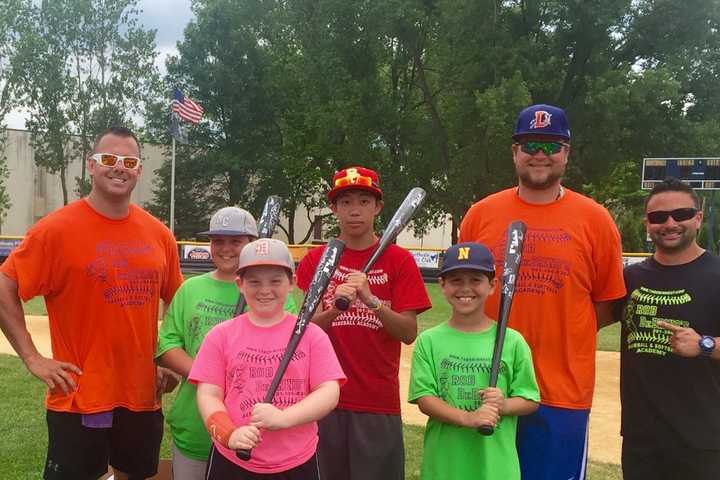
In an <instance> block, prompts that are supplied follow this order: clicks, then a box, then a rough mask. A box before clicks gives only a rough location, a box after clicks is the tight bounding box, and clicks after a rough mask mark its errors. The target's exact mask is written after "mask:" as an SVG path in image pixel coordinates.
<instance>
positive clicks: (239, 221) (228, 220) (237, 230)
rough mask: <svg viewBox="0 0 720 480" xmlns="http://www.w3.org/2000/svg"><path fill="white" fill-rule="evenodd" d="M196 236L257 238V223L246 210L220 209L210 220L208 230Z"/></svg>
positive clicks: (234, 208) (235, 208) (236, 208)
mask: <svg viewBox="0 0 720 480" xmlns="http://www.w3.org/2000/svg"><path fill="white" fill-rule="evenodd" d="M198 235H249V236H251V237H255V238H257V236H258V230H257V222H255V219H254V218H253V216H252V215H251V214H250V212H248V211H247V210H243V209H242V208H238V207H225V208H221V209H220V210H218V211H217V212H215V214H214V215H213V216H212V218H211V219H210V229H209V230H206V231H204V232H200V233H198Z"/></svg>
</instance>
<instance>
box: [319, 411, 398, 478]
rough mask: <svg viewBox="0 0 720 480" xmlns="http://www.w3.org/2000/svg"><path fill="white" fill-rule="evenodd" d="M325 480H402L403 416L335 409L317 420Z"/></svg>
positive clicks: (321, 472) (320, 456) (322, 475)
mask: <svg viewBox="0 0 720 480" xmlns="http://www.w3.org/2000/svg"><path fill="white" fill-rule="evenodd" d="M318 434H319V435H320V442H319V443H318V459H319V461H320V477H321V478H322V480H340V479H342V480H403V479H404V478H405V449H404V446H403V431H402V419H401V418H400V415H385V414H379V413H361V412H351V411H349V410H342V409H335V410H333V411H332V412H330V414H329V415H327V416H326V417H325V418H323V419H321V420H320V421H318Z"/></svg>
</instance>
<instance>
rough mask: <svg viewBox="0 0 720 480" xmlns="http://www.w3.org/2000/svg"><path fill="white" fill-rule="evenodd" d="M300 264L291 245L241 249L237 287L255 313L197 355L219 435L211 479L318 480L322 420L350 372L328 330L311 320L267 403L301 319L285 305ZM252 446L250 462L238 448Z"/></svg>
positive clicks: (217, 332) (204, 405)
mask: <svg viewBox="0 0 720 480" xmlns="http://www.w3.org/2000/svg"><path fill="white" fill-rule="evenodd" d="M293 273H294V263H293V260H292V257H291V256H290V252H289V251H288V249H287V247H286V246H285V244H284V243H282V242H281V241H279V240H275V239H260V240H256V241H254V242H251V243H249V244H248V245H246V246H245V248H244V249H243V250H242V252H241V253H240V265H239V270H238V280H237V284H238V287H239V289H240V291H241V292H242V293H243V295H244V296H245V299H246V301H247V305H248V312H247V313H246V314H243V315H240V316H239V317H236V318H234V319H233V320H230V321H227V322H223V323H221V324H219V325H217V326H216V327H214V328H213V329H212V330H211V331H210V333H208V335H207V336H206V337H205V341H204V342H203V344H202V346H201V347H200V351H199V352H198V354H197V357H196V358H195V362H194V363H193V366H192V370H191V371H190V375H189V377H188V378H189V380H190V381H191V382H193V383H195V384H197V401H198V409H199V410H200V415H201V416H202V418H203V421H204V422H205V425H206V427H207V429H208V432H209V433H210V435H211V437H212V439H213V447H212V450H211V452H210V457H209V458H208V470H207V475H206V478H207V479H210V480H212V479H223V480H225V479H228V480H233V479H256V478H267V479H273V480H280V479H283V480H306V479H309V480H316V479H318V478H319V477H318V466H317V458H316V454H315V451H316V447H317V442H318V436H317V423H316V421H317V420H318V419H320V418H322V417H324V416H325V415H326V414H327V413H328V412H330V411H331V410H332V409H333V408H334V407H335V405H336V404H337V401H338V396H339V390H340V384H341V383H343V382H344V380H345V376H344V374H343V371H342V369H341V368H340V364H339V362H338V360H337V357H336V356H335V353H334V351H333V349H332V346H331V344H330V341H329V340H328V337H327V335H326V334H325V333H324V332H323V331H322V329H320V328H319V327H317V326H316V325H313V324H310V325H307V330H306V331H305V334H304V336H303V337H302V339H301V340H300V343H299V345H298V347H297V350H296V351H295V353H294V355H293V357H292V360H291V361H290V363H289V365H288V368H287V370H286V372H285V375H284V376H283V379H282V382H281V383H280V385H279V389H278V390H277V393H276V395H275V397H274V401H273V402H272V404H270V403H262V402H263V400H262V398H263V397H264V395H265V394H266V392H267V390H268V387H269V384H270V382H271V380H272V378H273V376H274V375H275V371H276V370H277V368H278V364H279V362H280V358H281V357H282V356H283V353H284V351H285V349H286V346H287V344H288V339H289V338H290V337H291V334H292V332H293V330H294V329H295V326H296V317H295V316H294V315H291V314H288V313H287V312H285V311H284V310H283V305H284V304H285V300H286V298H287V296H288V294H289V293H290V291H291V290H292V288H293V284H294V282H293ZM250 449H252V457H251V458H250V459H249V460H248V461H244V460H240V459H239V458H238V456H237V455H236V453H235V450H250Z"/></svg>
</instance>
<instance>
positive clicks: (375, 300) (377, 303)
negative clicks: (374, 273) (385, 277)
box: [365, 295, 382, 312]
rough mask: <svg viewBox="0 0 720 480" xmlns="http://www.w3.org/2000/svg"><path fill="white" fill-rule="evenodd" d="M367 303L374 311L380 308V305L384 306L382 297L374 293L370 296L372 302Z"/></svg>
mask: <svg viewBox="0 0 720 480" xmlns="http://www.w3.org/2000/svg"><path fill="white" fill-rule="evenodd" d="M365 305H366V306H367V307H368V308H369V309H370V310H372V311H374V312H377V311H378V310H380V307H382V302H381V301H380V299H379V298H378V297H377V296H375V295H373V296H372V298H370V302H366V303H365Z"/></svg>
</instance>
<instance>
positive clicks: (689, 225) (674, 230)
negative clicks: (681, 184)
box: [645, 191, 703, 254]
mask: <svg viewBox="0 0 720 480" xmlns="http://www.w3.org/2000/svg"><path fill="white" fill-rule="evenodd" d="M678 208H696V205H695V202H694V200H693V198H692V197H691V196H690V195H689V194H687V193H685V192H677V191H666V192H661V193H657V194H654V195H653V196H652V197H650V199H649V200H648V203H647V206H646V207H645V213H646V216H645V228H646V230H647V233H648V235H650V238H651V239H652V241H653V242H654V243H655V248H656V249H657V250H659V251H661V252H664V253H669V254H672V253H679V252H682V251H684V250H685V249H687V248H689V247H690V246H692V245H693V243H694V242H695V239H696V237H697V234H698V231H699V229H700V226H701V224H702V219H703V212H702V211H698V212H697V214H696V215H695V216H694V217H692V218H690V219H689V220H684V221H677V220H675V219H674V218H673V217H672V216H668V218H667V220H665V222H663V223H650V222H649V221H648V218H647V213H650V212H657V211H672V210H676V209H678Z"/></svg>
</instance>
